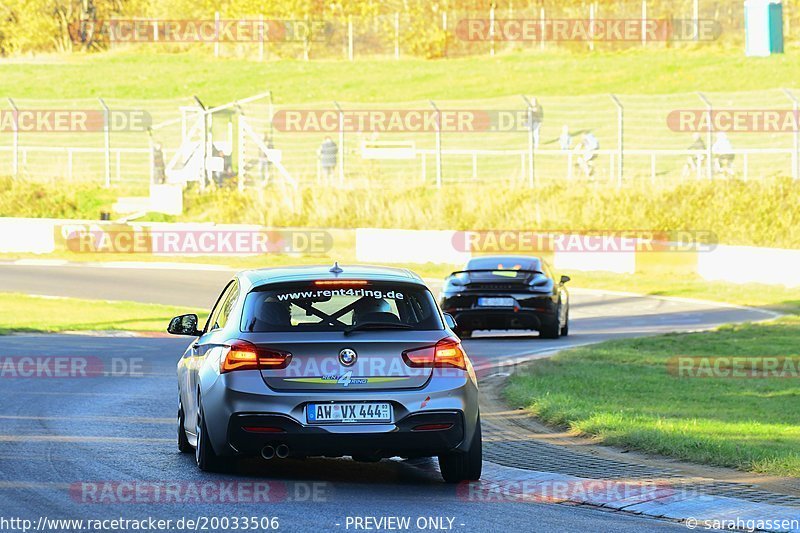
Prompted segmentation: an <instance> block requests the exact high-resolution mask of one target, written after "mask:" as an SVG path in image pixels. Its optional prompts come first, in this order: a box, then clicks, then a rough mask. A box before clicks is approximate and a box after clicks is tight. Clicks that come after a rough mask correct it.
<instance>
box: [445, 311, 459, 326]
mask: <svg viewBox="0 0 800 533" xmlns="http://www.w3.org/2000/svg"><path fill="white" fill-rule="evenodd" d="M444 323H445V324H447V327H448V328H450V329H453V328H455V327H456V319H455V318H453V315H451V314H450V313H445V314H444Z"/></svg>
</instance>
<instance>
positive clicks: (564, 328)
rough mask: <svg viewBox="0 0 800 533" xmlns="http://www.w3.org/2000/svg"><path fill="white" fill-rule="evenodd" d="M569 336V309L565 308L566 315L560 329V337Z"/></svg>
mask: <svg viewBox="0 0 800 533" xmlns="http://www.w3.org/2000/svg"><path fill="white" fill-rule="evenodd" d="M567 335H569V307H567V314H566V315H565V317H564V325H563V326H562V327H561V336H562V337H566V336H567Z"/></svg>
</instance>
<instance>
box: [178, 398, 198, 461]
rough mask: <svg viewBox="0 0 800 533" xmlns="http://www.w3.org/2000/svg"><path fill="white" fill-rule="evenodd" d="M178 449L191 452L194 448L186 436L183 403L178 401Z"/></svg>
mask: <svg viewBox="0 0 800 533" xmlns="http://www.w3.org/2000/svg"><path fill="white" fill-rule="evenodd" d="M178 450H180V452H181V453H190V452H193V451H194V448H193V447H192V445H191V444H189V439H187V438H186V417H185V416H184V414H183V404H182V403H178Z"/></svg>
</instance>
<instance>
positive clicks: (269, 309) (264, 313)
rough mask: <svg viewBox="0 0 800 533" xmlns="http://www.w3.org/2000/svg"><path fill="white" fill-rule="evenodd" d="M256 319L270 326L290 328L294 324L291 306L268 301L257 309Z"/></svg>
mask: <svg viewBox="0 0 800 533" xmlns="http://www.w3.org/2000/svg"><path fill="white" fill-rule="evenodd" d="M255 317H256V318H257V319H258V321H259V322H263V323H264V324H268V325H270V326H290V325H291V324H292V317H291V313H290V312H289V306H288V305H286V304H285V303H283V302H277V301H274V300H270V299H267V300H265V301H263V302H261V303H260V304H259V305H258V306H256V309H255Z"/></svg>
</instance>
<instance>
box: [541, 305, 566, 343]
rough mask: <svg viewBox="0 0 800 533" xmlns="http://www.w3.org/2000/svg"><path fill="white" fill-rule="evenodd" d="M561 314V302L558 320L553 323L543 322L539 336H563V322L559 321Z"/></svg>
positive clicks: (557, 313) (554, 337)
mask: <svg viewBox="0 0 800 533" xmlns="http://www.w3.org/2000/svg"><path fill="white" fill-rule="evenodd" d="M560 316H561V304H558V310H557V311H556V320H555V321H554V322H553V323H552V324H542V326H541V329H540V330H539V338H542V339H557V338H558V337H559V336H561V324H560V323H559V317H560Z"/></svg>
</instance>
